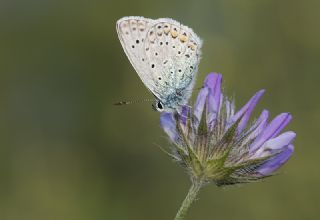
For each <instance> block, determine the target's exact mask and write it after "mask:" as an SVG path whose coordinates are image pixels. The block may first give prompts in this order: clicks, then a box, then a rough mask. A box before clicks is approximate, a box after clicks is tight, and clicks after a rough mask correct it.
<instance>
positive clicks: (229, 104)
mask: <svg viewBox="0 0 320 220" xmlns="http://www.w3.org/2000/svg"><path fill="white" fill-rule="evenodd" d="M225 103H226V104H225V105H226V112H227V114H226V121H229V120H230V119H231V117H232V116H233V115H234V109H235V106H234V101H230V100H229V99H227V98H226V99H225Z"/></svg>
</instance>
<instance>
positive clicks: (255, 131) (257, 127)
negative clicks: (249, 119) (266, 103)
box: [242, 110, 269, 145]
mask: <svg viewBox="0 0 320 220" xmlns="http://www.w3.org/2000/svg"><path fill="white" fill-rule="evenodd" d="M268 117H269V111H268V110H263V111H262V113H261V114H260V116H259V118H258V119H257V120H256V121H255V122H254V124H253V125H252V126H251V128H250V129H249V130H248V131H247V132H248V133H247V134H248V136H247V137H246V139H245V140H244V141H243V144H242V145H245V144H247V143H248V142H249V141H252V140H253V139H254V138H256V137H257V136H258V135H259V134H260V133H261V132H262V131H263V129H264V128H265V127H266V125H267V121H268Z"/></svg>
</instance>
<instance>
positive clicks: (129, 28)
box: [116, 16, 156, 95]
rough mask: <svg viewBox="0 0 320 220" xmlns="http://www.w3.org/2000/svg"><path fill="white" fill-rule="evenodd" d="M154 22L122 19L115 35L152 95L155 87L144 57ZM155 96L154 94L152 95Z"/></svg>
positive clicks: (140, 18) (147, 62) (134, 18)
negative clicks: (145, 44)
mask: <svg viewBox="0 0 320 220" xmlns="http://www.w3.org/2000/svg"><path fill="white" fill-rule="evenodd" d="M153 25H154V20H152V19H147V18H143V17H135V16H130V17H123V18H121V19H120V20H118V21H117V25H116V28H117V33H118V37H119V40H120V42H121V45H122V47H123V50H124V51H125V53H126V55H127V57H128V59H129V61H130V63H131V64H132V66H133V68H134V69H135V71H136V72H137V74H138V76H139V77H140V79H141V80H142V82H143V83H144V84H145V85H146V87H147V88H148V89H149V90H151V91H152V92H153V93H154V90H155V85H154V80H153V78H152V75H151V74H150V72H151V68H150V65H149V60H148V59H147V57H146V51H145V46H144V43H145V40H146V36H147V33H148V31H149V30H150V28H151V27H152V26H153ZM154 95H156V94H154Z"/></svg>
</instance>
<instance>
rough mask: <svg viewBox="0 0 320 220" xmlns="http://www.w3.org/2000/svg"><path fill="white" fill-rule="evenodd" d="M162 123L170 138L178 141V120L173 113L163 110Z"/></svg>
mask: <svg viewBox="0 0 320 220" xmlns="http://www.w3.org/2000/svg"><path fill="white" fill-rule="evenodd" d="M160 125H161V127H162V129H163V130H164V131H165V132H166V133H167V135H168V136H169V137H170V140H171V141H173V142H176V141H177V140H178V137H179V135H178V133H177V130H176V122H175V120H174V118H173V113H170V112H163V113H161V115H160Z"/></svg>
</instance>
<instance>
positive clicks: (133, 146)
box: [0, 0, 320, 220]
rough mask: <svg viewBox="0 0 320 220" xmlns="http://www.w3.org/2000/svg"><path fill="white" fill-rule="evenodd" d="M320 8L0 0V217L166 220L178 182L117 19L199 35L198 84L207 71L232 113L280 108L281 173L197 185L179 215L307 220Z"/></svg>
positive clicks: (311, 209)
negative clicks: (283, 124)
mask: <svg viewBox="0 0 320 220" xmlns="http://www.w3.org/2000/svg"><path fill="white" fill-rule="evenodd" d="M319 9H320V1H318V0H304V1H300V0H283V1H278V0H241V1H238V0H228V1H225V0H214V1H212V0H203V1H200V0H199V1H190V0H183V1H173V0H162V1H151V0H134V1H132V0H118V1H108V0H104V1H99V0H92V1H84V0H78V1H76V0H65V1H53V0H51V1H50V0H28V1H25V0H2V1H1V2H0V219H1V220H43V219H46V220H56V219H59V220H87V219H90V220H92V219H94V220H113V219H115V220H127V219H128V220H143V219H153V220H164V219H173V217H174V215H175V213H176V211H177V209H178V207H179V206H180V203H181V201H182V200H183V199H184V196H185V194H186V192H187V190H188V187H189V184H190V183H189V179H188V176H187V175H186V174H185V172H184V171H183V170H182V168H180V167H179V166H178V165H177V164H174V163H173V162H172V161H171V160H170V159H169V158H168V157H167V156H166V155H164V154H163V153H162V152H161V151H160V150H159V149H158V148H157V147H156V144H159V145H162V146H168V145H169V144H168V142H167V139H166V137H165V135H164V133H163V132H162V130H161V128H160V126H159V114H158V113H157V112H153V111H152V110H151V106H150V103H142V104H135V105H131V106H124V107H116V106H113V105H112V103H114V102H116V101H120V100H123V99H125V100H127V99H128V100H136V99H143V98H151V97H152V96H151V95H150V94H149V93H148V92H147V90H146V88H145V87H144V86H143V84H142V82H141V81H140V79H139V78H138V76H137V74H136V73H135V72H134V70H133V68H132V67H131V65H130V63H129V62H128V60H127V58H126V56H125V54H124V52H123V51H122V48H121V45H120V43H119V41H118V39H117V35H116V30H115V22H116V20H117V19H119V18H121V17H123V16H128V15H140V16H145V17H150V18H158V17H171V18H174V19H177V20H178V21H181V22H182V23H183V24H186V25H188V26H190V27H192V28H193V29H194V30H195V32H196V33H198V35H199V36H201V37H202V39H203V40H204V46H203V58H202V60H201V64H200V71H199V77H198V81H197V86H200V85H201V82H202V80H203V79H204V77H205V75H206V74H207V73H209V72H211V71H217V72H221V73H222V74H223V79H224V88H225V90H226V91H227V93H228V94H229V95H235V97H236V100H237V102H236V104H237V106H238V107H240V106H241V105H243V104H244V103H245V102H246V100H248V99H249V98H250V97H251V95H253V94H254V93H255V92H256V91H257V90H259V89H261V88H265V89H266V90H267V93H266V94H265V96H264V98H263V99H262V101H261V102H260V103H259V107H258V108H257V110H256V115H257V114H258V113H259V112H260V111H261V110H262V109H263V108H267V109H269V110H270V111H271V113H272V116H275V115H276V114H278V113H281V112H287V111H290V112H291V113H292V115H293V118H294V119H293V121H292V122H291V124H290V125H289V127H288V128H287V129H290V130H293V131H296V133H297V139H296V141H295V147H296V150H295V153H294V156H293V157H292V158H291V160H290V161H289V163H288V164H286V165H285V166H284V167H283V169H282V170H281V173H282V174H281V175H278V176H275V177H273V178H270V179H267V180H266V181H264V182H262V183H255V184H249V185H245V186H241V187H231V188H225V189H221V188H217V187H215V186H213V185H210V186H207V187H206V188H204V189H203V190H202V191H201V193H200V196H199V198H200V199H199V200H198V201H197V202H196V203H195V204H194V205H193V207H192V208H191V210H190V212H189V213H188V216H187V218H186V219H187V220H188V219H189V220H191V219H203V220H209V219H225V220H227V219H230V220H231V219H237V220H242V219H243V220H244V219H245V220H256V219H259V220H269V219H274V220H278V219H279V220H280V219H281V220H283V219H291V220H301V219H318V218H319V210H320V209H319V208H320V207H319V204H320V198H319V197H320V190H319V184H320V172H319V165H320V164H319V154H320V146H319V141H318V139H317V138H318V137H319V129H320V126H319V125H320V104H319V103H320V102H319V100H320V99H319V83H320V67H319V63H320V40H319V39H320V29H319V21H320V12H319Z"/></svg>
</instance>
